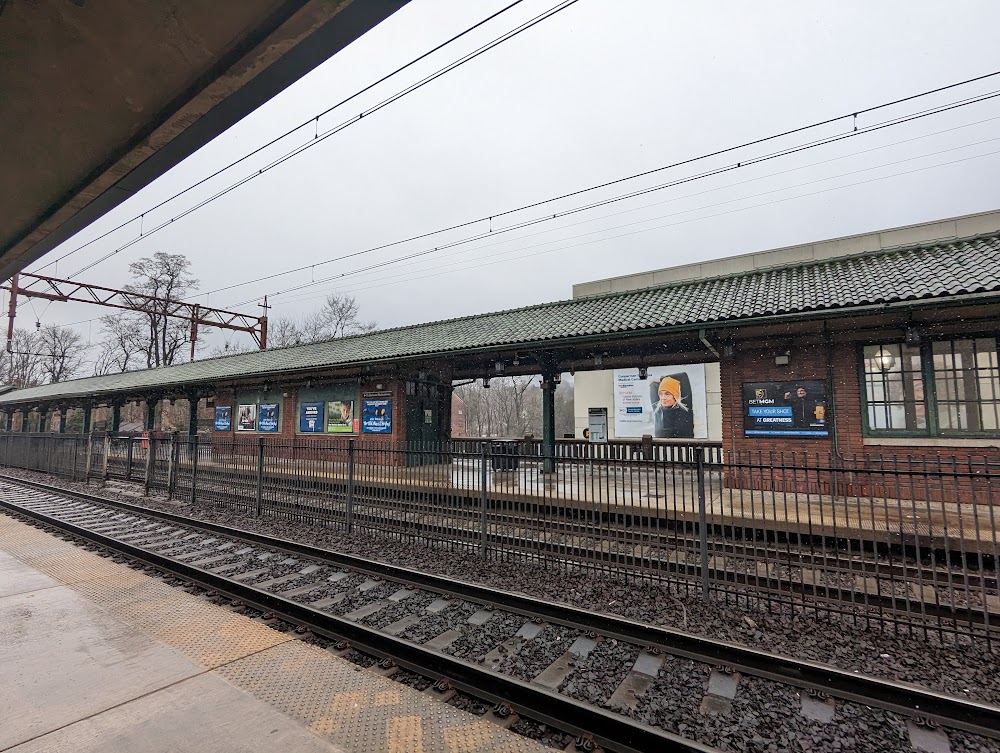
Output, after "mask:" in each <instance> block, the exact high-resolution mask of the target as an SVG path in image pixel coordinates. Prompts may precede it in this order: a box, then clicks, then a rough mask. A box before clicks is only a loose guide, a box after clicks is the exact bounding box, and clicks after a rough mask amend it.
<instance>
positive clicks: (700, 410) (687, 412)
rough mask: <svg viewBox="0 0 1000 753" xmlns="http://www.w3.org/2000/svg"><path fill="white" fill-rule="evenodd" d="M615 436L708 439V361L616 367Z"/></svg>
mask: <svg viewBox="0 0 1000 753" xmlns="http://www.w3.org/2000/svg"><path fill="white" fill-rule="evenodd" d="M614 389H615V435H616V436H618V437H622V438H625V437H635V438H639V437H642V436H644V435H647V434H648V435H650V436H652V437H655V438H656V439H708V415H707V413H708V398H707V397H706V395H705V364H703V363H695V364H689V365H687V366H650V367H649V369H648V370H647V374H646V378H645V379H642V378H640V376H639V369H615V387H614Z"/></svg>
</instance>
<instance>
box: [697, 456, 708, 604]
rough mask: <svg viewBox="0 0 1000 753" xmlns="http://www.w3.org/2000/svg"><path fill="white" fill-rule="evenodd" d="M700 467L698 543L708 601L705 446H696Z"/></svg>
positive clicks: (703, 598)
mask: <svg viewBox="0 0 1000 753" xmlns="http://www.w3.org/2000/svg"><path fill="white" fill-rule="evenodd" d="M694 457H695V463H696V464H697V469H698V544H699V546H700V547H701V599H702V601H704V602H705V603H706V604H707V603H708V507H707V502H706V500H705V448H704V447H701V446H698V447H695V448H694Z"/></svg>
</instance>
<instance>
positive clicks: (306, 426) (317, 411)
mask: <svg viewBox="0 0 1000 753" xmlns="http://www.w3.org/2000/svg"><path fill="white" fill-rule="evenodd" d="M323 428H324V427H323V403H300V404H299V431H301V432H305V433H307V434H309V433H314V432H322V431H323Z"/></svg>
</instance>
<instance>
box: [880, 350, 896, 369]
mask: <svg viewBox="0 0 1000 753" xmlns="http://www.w3.org/2000/svg"><path fill="white" fill-rule="evenodd" d="M875 365H876V366H878V368H880V369H881V370H882V371H889V370H890V369H892V367H893V366H895V365H896V356H894V355H893V354H892V351H890V350H886V349H885V348H879V349H878V353H876V354H875Z"/></svg>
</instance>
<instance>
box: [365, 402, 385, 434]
mask: <svg viewBox="0 0 1000 753" xmlns="http://www.w3.org/2000/svg"><path fill="white" fill-rule="evenodd" d="M361 431H363V432H364V433H366V434H391V433H392V400H363V401H362V402H361Z"/></svg>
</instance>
